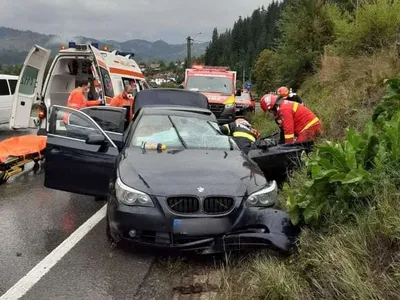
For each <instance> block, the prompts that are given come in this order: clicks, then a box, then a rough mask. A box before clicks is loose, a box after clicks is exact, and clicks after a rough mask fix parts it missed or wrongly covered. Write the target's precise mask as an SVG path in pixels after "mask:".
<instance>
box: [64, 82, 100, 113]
mask: <svg viewBox="0 0 400 300" xmlns="http://www.w3.org/2000/svg"><path fill="white" fill-rule="evenodd" d="M89 89H90V82H89V81H88V80H82V81H81V82H80V84H79V85H78V87H77V88H76V89H74V90H72V92H71V93H70V94H69V97H68V101H67V106H68V107H70V108H73V109H81V108H85V107H88V106H98V105H101V104H102V101H101V100H96V101H88V100H87V99H86V97H85V94H86V93H87V92H88V91H89Z"/></svg>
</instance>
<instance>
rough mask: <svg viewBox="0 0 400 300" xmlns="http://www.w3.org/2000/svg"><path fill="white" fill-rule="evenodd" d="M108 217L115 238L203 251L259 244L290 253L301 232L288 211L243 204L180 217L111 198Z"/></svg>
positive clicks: (243, 247) (248, 246)
mask: <svg viewBox="0 0 400 300" xmlns="http://www.w3.org/2000/svg"><path fill="white" fill-rule="evenodd" d="M108 218H109V224H110V231H111V235H112V237H113V239H114V240H116V241H120V240H124V241H127V242H130V243H134V244H140V245H145V246H150V247H155V248H163V249H171V250H179V251H194V252H198V253H200V254H211V253H219V252H224V251H235V250H244V249H246V248H256V247H267V248H272V249H275V250H278V251H281V252H289V251H290V250H291V249H292V247H293V246H294V243H295V239H296V236H297V232H298V231H297V228H295V227H294V226H293V225H292V223H291V222H290V219H289V216H288V214H287V213H285V212H283V211H280V210H277V209H273V208H259V207H244V208H243V207H242V208H241V209H237V210H236V211H232V212H231V213H230V214H229V215H225V216H221V217H208V216H205V217H180V216H176V215H173V214H171V215H168V214H165V213H164V212H161V211H160V210H158V209H154V208H145V207H140V208H139V207H127V206H124V205H120V204H119V203H117V202H115V201H111V202H109V205H108Z"/></svg>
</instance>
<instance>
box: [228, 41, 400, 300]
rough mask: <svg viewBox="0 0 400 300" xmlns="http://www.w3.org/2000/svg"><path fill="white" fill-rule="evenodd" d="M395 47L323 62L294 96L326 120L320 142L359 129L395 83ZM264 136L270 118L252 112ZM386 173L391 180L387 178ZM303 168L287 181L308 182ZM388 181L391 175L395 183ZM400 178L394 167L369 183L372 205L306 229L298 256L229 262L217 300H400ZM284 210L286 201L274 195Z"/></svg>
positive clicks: (398, 68)
mask: <svg viewBox="0 0 400 300" xmlns="http://www.w3.org/2000/svg"><path fill="white" fill-rule="evenodd" d="M399 74H400V59H399V56H398V54H397V53H396V51H395V50H394V49H386V50H385V51H383V50H382V51H380V52H377V53H375V54H373V55H371V56H360V57H358V58H356V59H355V58H339V57H334V56H328V55H326V56H325V57H323V58H322V61H321V69H320V71H319V73H318V74H316V75H314V76H313V77H311V78H309V79H308V80H307V81H306V83H305V84H304V85H303V87H302V89H301V90H300V91H299V95H300V96H301V97H302V98H303V99H304V100H305V104H306V105H307V106H308V107H310V108H311V109H312V110H313V111H314V112H315V113H316V114H317V116H318V117H320V119H321V120H322V122H323V125H324V136H325V138H326V139H329V140H337V139H342V138H343V137H344V132H345V129H346V128H347V127H348V126H351V127H353V128H355V129H361V128H363V126H364V125H365V123H366V121H367V120H369V119H370V117H371V112H372V110H373V107H374V106H375V105H376V104H377V102H378V101H379V99H380V98H381V97H382V96H383V95H384V94H385V86H384V84H383V80H384V79H385V78H392V77H398V75H399ZM251 121H252V123H253V126H254V127H255V128H257V129H258V130H260V131H261V133H262V134H263V135H266V134H269V133H271V132H274V131H276V129H277V127H276V125H275V123H274V122H273V120H271V119H270V118H268V117H266V116H265V114H263V113H261V112H257V113H256V114H255V115H254V116H253V119H252V120H251ZM387 174H390V176H391V178H389V177H388V175H387ZM305 176H306V174H305V172H304V170H300V171H299V172H297V173H296V175H295V176H294V177H293V178H292V179H291V180H292V181H293V184H295V185H296V184H299V183H301V182H302V181H304V180H305ZM396 176H397V178H395V179H393V177H396ZM399 178H400V174H399V172H398V171H397V169H396V168H395V167H394V166H393V167H392V169H391V170H383V171H382V176H380V177H379V178H378V179H377V180H376V181H375V182H374V192H373V195H372V196H373V197H374V198H373V201H372V202H371V203H374V205H370V207H369V208H368V209H366V210H365V209H364V210H363V211H362V212H361V213H357V214H355V216H354V218H353V219H352V220H351V221H347V222H345V223H343V224H332V223H331V222H329V220H327V221H326V226H325V227H323V228H318V229H317V228H312V227H304V228H303V230H302V233H301V235H300V238H299V241H298V245H299V248H298V252H297V253H296V254H294V255H293V256H291V257H290V258H282V257H279V256H278V255H276V254H274V253H270V252H269V251H268V252H264V251H262V252H259V253H258V254H256V255H253V256H250V257H246V258H243V257H242V258H240V259H231V260H228V263H227V264H226V265H225V266H224V267H223V268H222V269H221V272H222V274H223V278H224V287H223V294H222V295H221V298H222V299H232V300H235V299H304V300H314V299H371V300H372V299H382V300H383V299H400V292H399V291H400V205H399V203H400V199H399V198H400V193H399V191H398V185H399V183H400V181H399ZM279 202H280V203H279V206H280V207H281V208H282V209H285V204H286V203H285V202H286V195H285V194H284V193H281V194H280V196H279Z"/></svg>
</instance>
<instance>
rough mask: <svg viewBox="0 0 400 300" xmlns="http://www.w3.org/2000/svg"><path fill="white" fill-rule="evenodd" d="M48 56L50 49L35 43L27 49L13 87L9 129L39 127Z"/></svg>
mask: <svg viewBox="0 0 400 300" xmlns="http://www.w3.org/2000/svg"><path fill="white" fill-rule="evenodd" d="M49 57H50V50H47V49H45V48H42V47H40V46H37V45H35V46H33V47H32V49H31V50H30V51H29V54H28V56H27V57H26V59H25V62H24V65H23V67H22V70H21V73H20V75H19V78H18V82H17V86H16V88H15V94H14V98H13V106H12V111H11V119H10V128H11V129H26V128H38V127H39V124H40V123H39V117H38V110H39V105H40V103H41V92H42V88H43V77H44V72H45V69H46V65H47V62H48V60H49ZM36 109H37V111H36Z"/></svg>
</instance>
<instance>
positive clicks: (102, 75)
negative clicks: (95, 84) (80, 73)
mask: <svg viewBox="0 0 400 300" xmlns="http://www.w3.org/2000/svg"><path fill="white" fill-rule="evenodd" d="M90 49H91V51H92V53H93V54H94V57H95V63H96V65H97V70H98V76H99V79H100V82H101V84H102V96H103V98H104V99H105V100H106V103H109V102H110V101H111V100H112V98H114V96H115V95H114V94H115V93H114V87H113V82H112V80H111V76H110V70H109V67H108V65H107V61H106V59H105V58H104V57H103V54H102V53H101V52H100V51H99V50H98V49H97V48H96V47H94V46H92V45H90Z"/></svg>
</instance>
